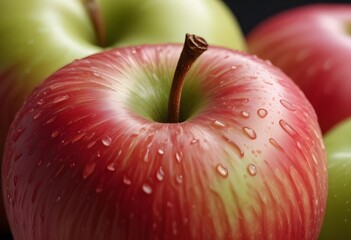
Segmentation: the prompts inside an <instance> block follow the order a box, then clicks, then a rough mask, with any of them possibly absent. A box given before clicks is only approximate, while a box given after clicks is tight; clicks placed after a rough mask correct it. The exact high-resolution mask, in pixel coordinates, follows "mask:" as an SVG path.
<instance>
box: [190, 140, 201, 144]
mask: <svg viewBox="0 0 351 240" xmlns="http://www.w3.org/2000/svg"><path fill="white" fill-rule="evenodd" d="M197 143H199V139H196V138H194V139H193V140H191V142H190V144H191V145H194V144H197Z"/></svg>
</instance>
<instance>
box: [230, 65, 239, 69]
mask: <svg viewBox="0 0 351 240" xmlns="http://www.w3.org/2000/svg"><path fill="white" fill-rule="evenodd" d="M230 68H231V69H232V70H235V69H237V68H238V66H236V65H232V66H231V67H230Z"/></svg>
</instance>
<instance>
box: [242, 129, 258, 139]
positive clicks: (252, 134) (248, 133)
mask: <svg viewBox="0 0 351 240" xmlns="http://www.w3.org/2000/svg"><path fill="white" fill-rule="evenodd" d="M243 131H244V133H245V134H246V136H248V137H249V138H251V139H256V137H257V135H256V132H255V131H254V130H253V129H252V128H249V127H244V128H243Z"/></svg>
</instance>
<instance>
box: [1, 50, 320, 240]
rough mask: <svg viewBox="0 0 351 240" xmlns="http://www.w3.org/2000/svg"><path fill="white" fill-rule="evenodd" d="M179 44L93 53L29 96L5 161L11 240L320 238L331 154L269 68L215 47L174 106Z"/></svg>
mask: <svg viewBox="0 0 351 240" xmlns="http://www.w3.org/2000/svg"><path fill="white" fill-rule="evenodd" d="M181 49H182V46H181V45H172V44H170V45H143V46H140V47H127V48H120V49H115V50H110V51H107V52H104V53H99V54H96V55H93V56H90V57H87V58H84V59H81V60H78V61H75V62H73V63H71V64H69V65H67V66H66V67H64V68H62V69H60V70H59V71H57V72H56V73H54V74H53V75H51V76H50V77H49V78H48V79H47V80H46V81H44V82H43V83H42V84H40V85H39V86H38V88H36V90H35V91H34V92H32V94H31V95H30V96H29V97H28V98H27V100H26V101H25V103H24V105H23V106H22V108H21V109H20V111H19V113H18V115H17V116H16V119H15V121H14V122H13V124H12V127H11V130H10V133H9V138H8V140H7V145H6V150H5V155H4V162H3V163H4V164H3V189H4V195H5V196H6V197H5V206H6V211H7V214H8V216H9V222H10V226H11V229H12V232H13V234H14V237H15V239H26V240H31V239H35V240H41V239H43V240H44V239H45V240H47V239H87V240H89V239H106V240H108V239H157V238H158V239H163V238H164V239H207V238H208V239H229V238H235V239H262V238H264V237H269V238H270V239H280V240H281V239H306V240H307V239H308V240H311V239H317V236H318V234H319V231H320V228H321V225H322V221H323V217H324V212H325V205H326V198H327V169H326V159H325V151H324V145H323V141H322V137H321V132H320V129H319V125H318V123H317V118H316V115H315V112H314V110H313V108H312V106H311V105H310V103H309V102H308V101H307V99H306V98H305V96H304V95H303V93H302V92H301V91H300V89H298V88H297V86H296V85H295V84H294V83H293V82H292V81H291V80H290V79H289V78H288V77H287V76H286V75H285V74H284V73H283V72H281V71H280V70H279V69H277V68H276V67H274V66H272V65H270V64H269V63H267V62H265V61H263V60H260V59H257V58H255V57H252V56H250V55H245V54H244V53H240V52H236V51H232V50H229V49H224V48H219V47H210V48H209V49H208V50H207V51H206V52H205V53H203V55H201V56H200V58H199V59H198V60H197V61H196V62H195V64H194V66H193V67H192V68H191V69H190V71H189V73H188V75H187V76H186V80H185V83H184V89H183V95H182V98H181V99H182V102H181V112H180V115H181V122H179V123H167V121H166V115H167V102H168V95H169V91H170V90H169V89H170V86H171V81H172V78H173V73H174V69H175V66H176V63H177V61H178V57H179V54H180V51H181Z"/></svg>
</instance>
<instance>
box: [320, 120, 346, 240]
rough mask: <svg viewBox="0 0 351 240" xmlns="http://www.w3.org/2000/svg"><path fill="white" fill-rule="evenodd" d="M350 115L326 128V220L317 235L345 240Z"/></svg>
mask: <svg viewBox="0 0 351 240" xmlns="http://www.w3.org/2000/svg"><path fill="white" fill-rule="evenodd" d="M350 136H351V118H347V119H345V120H343V121H342V122H340V123H339V124H337V125H336V126H335V127H333V128H332V129H331V130H329V131H328V132H327V133H326V135H325V137H324V142H325V148H326V152H327V161H328V175H329V178H328V179H329V180H328V181H329V193H328V200H327V208H326V213H325V219H324V223H323V227H322V231H321V235H320V237H319V239H320V240H323V239H333V238H334V239H344V238H345V236H350V235H351V206H350V204H351V203H350V201H351V189H350V186H351V178H350V171H351V142H350Z"/></svg>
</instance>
